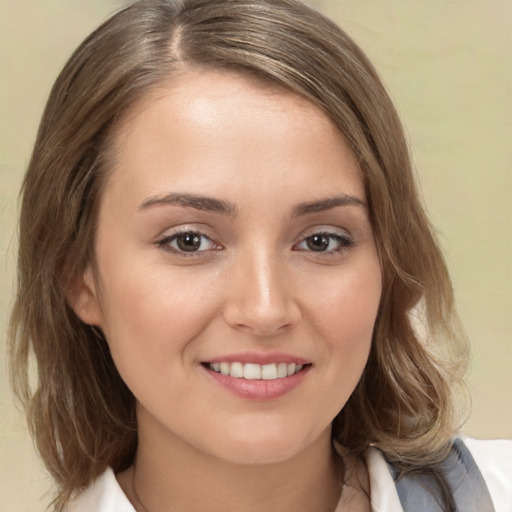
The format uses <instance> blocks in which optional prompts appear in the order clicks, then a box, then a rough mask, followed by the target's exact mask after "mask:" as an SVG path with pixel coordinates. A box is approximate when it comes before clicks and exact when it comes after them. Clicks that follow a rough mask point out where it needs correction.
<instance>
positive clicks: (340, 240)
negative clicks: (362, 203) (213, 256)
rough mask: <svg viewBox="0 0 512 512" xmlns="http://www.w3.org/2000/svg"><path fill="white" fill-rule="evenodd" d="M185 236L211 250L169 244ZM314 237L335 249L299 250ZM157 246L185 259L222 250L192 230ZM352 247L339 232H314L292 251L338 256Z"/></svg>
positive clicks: (170, 237) (180, 233) (176, 234)
mask: <svg viewBox="0 0 512 512" xmlns="http://www.w3.org/2000/svg"><path fill="white" fill-rule="evenodd" d="M186 235H190V236H193V237H199V238H201V239H202V240H207V241H209V242H210V243H211V244H213V248H211V249H204V250H193V251H186V250H182V249H180V248H179V247H178V248H177V247H172V245H171V244H172V243H173V242H177V241H178V240H179V239H180V237H184V236H186ZM314 237H325V238H328V239H329V245H330V244H331V242H332V241H335V242H336V243H337V247H336V248H335V249H330V250H325V251H324V250H320V251H315V250H313V249H311V248H306V249H301V248H299V246H300V245H302V244H307V242H308V240H312V239H313V238H314ZM200 243H202V241H201V242H200ZM157 245H158V246H159V247H161V248H162V249H164V250H165V251H167V252H171V253H173V254H177V255H179V256H181V257H185V258H190V257H200V256H201V255H202V253H205V252H209V251H211V250H221V249H222V246H220V245H219V244H216V243H215V242H214V241H213V240H212V239H211V238H210V237H209V236H208V235H206V234H204V233H202V232H200V231H197V230H193V229H190V230H184V231H179V232H176V233H173V234H171V235H167V236H166V237H164V238H162V239H161V240H159V241H158V242H157ZM354 245H355V242H354V240H353V239H352V238H351V237H350V236H349V235H347V234H345V233H343V234H341V233H339V232H336V233H333V232H328V231H318V232H314V233H312V234H310V235H308V236H307V237H305V238H303V239H302V240H301V241H300V242H299V243H298V244H296V245H294V246H293V250H295V251H303V252H310V253H311V254H314V255H317V256H322V255H325V256H332V255H336V254H339V253H340V252H343V251H348V250H350V249H351V248H352V247H353V246H354Z"/></svg>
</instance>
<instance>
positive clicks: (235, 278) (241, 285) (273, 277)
mask: <svg viewBox="0 0 512 512" xmlns="http://www.w3.org/2000/svg"><path fill="white" fill-rule="evenodd" d="M284 266H285V263H284V262H281V261H279V258H278V257H276V256H275V255H272V253H270V252H269V251H260V252H258V253H256V252H249V254H247V253H246V255H241V256H240V257H239V258H238V261H237V263H236V265H235V266H234V268H233V267H232V268H231V272H230V274H229V278H228V279H229V281H228V282H227V283H226V290H227V300H226V303H225V306H224V320H225V321H226V323H227V324H228V325H230V326H231V327H233V328H235V329H238V330H243V331H246V332H250V333H252V334H255V335H259V336H272V335H275V334H278V333H280V332H283V331H286V330H287V329H290V328H292V327H293V326H294V325H296V324H297V323H298V321H299V320H300V317H301V310H300V307H299V304H298V302H297V300H296V299H295V296H296V294H297V289H296V288H295V287H294V285H293V282H292V279H291V278H290V277H289V272H287V271H286V268H284Z"/></svg>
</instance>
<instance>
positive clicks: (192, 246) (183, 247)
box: [176, 233, 201, 252]
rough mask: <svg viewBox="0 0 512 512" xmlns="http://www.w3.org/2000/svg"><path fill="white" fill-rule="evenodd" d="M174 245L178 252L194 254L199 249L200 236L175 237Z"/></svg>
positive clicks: (189, 234)
mask: <svg viewBox="0 0 512 512" xmlns="http://www.w3.org/2000/svg"><path fill="white" fill-rule="evenodd" d="M176 245H177V247H178V249H179V250H180V251H185V252H195V251H198V250H199V249H200V247H201V235H199V234H197V233H184V234H182V235H178V236H177V237H176Z"/></svg>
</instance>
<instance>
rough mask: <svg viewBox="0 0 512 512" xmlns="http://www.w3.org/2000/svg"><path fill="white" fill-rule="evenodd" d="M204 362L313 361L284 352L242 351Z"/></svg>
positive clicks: (307, 362)
mask: <svg viewBox="0 0 512 512" xmlns="http://www.w3.org/2000/svg"><path fill="white" fill-rule="evenodd" d="M203 362H204V363H210V364H211V363H236V362H239V363H242V364H250V363H253V364H260V365H264V364H272V363H295V364H309V363H311V361H308V360H307V359H304V358H302V357H298V356H294V355H292V354H286V353H284V352H267V353H264V352H242V353H240V354H226V355H223V356H216V357H212V358H211V359H207V360H205V361H203Z"/></svg>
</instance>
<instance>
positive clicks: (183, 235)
mask: <svg viewBox="0 0 512 512" xmlns="http://www.w3.org/2000/svg"><path fill="white" fill-rule="evenodd" d="M158 245H159V246H160V247H163V248H164V249H165V250H167V251H170V252H175V253H198V252H205V251H211V250H214V249H218V248H219V247H218V245H217V244H215V243H214V242H213V241H212V240H211V239H210V238H208V236H206V235H204V234H203V233H199V232H197V231H183V232H180V233H175V234H173V235H169V236H166V237H165V238H163V239H162V240H160V241H159V242H158Z"/></svg>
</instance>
